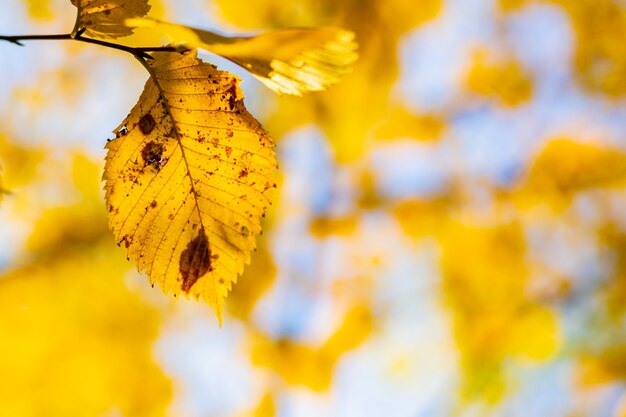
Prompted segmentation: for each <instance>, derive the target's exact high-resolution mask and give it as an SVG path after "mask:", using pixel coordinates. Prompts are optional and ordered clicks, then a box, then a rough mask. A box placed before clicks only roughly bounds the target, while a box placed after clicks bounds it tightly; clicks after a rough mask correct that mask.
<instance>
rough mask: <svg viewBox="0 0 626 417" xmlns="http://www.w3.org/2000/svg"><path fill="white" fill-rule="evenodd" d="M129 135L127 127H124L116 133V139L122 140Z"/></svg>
mask: <svg viewBox="0 0 626 417" xmlns="http://www.w3.org/2000/svg"><path fill="white" fill-rule="evenodd" d="M127 134H128V129H126V126H122V127H121V128H120V130H118V131H117V132H116V133H115V139H119V138H121V137H124V136H126V135H127Z"/></svg>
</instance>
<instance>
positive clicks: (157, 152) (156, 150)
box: [141, 142, 164, 170]
mask: <svg viewBox="0 0 626 417" xmlns="http://www.w3.org/2000/svg"><path fill="white" fill-rule="evenodd" d="M163 150H164V149H163V145H161V144H160V143H155V142H148V143H147V144H146V146H144V147H143V149H142V151H141V157H142V158H143V160H144V162H145V164H146V165H150V166H152V167H153V168H154V169H156V170H159V169H160V168H161V162H162V161H163Z"/></svg>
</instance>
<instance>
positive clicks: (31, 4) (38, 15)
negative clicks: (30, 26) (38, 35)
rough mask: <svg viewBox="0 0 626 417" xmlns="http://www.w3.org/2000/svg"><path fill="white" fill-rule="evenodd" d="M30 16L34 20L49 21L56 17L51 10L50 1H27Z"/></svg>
mask: <svg viewBox="0 0 626 417" xmlns="http://www.w3.org/2000/svg"><path fill="white" fill-rule="evenodd" d="M26 4H27V6H28V15H29V16H30V17H32V18H33V19H41V20H49V19H51V18H52V17H53V16H54V15H53V14H52V10H51V9H50V0H26Z"/></svg>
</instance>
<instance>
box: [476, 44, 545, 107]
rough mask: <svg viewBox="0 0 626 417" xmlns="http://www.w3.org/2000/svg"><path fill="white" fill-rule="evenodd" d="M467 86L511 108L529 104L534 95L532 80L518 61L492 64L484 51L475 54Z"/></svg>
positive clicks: (511, 60) (510, 60)
mask: <svg viewBox="0 0 626 417" xmlns="http://www.w3.org/2000/svg"><path fill="white" fill-rule="evenodd" d="M466 84H467V86H468V88H469V89H470V90H471V91H473V92H475V93H477V94H480V95H482V96H486V97H493V98H495V99H497V100H499V101H500V102H501V103H502V104H504V105H505V106H510V107H514V106H519V105H520V104H523V103H525V102H527V101H528V100H529V99H530V98H531V96H532V93H533V84H532V79H531V78H530V76H529V74H528V73H526V71H525V70H524V69H523V68H522V67H521V65H520V63H519V62H518V61H516V60H513V59H509V60H505V61H497V62H490V61H489V60H488V56H487V52H486V51H484V50H478V51H476V52H475V53H474V61H473V65H472V68H471V69H470V71H469V74H468V75H467V79H466Z"/></svg>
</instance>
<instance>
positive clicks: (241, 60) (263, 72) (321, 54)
mask: <svg viewBox="0 0 626 417" xmlns="http://www.w3.org/2000/svg"><path fill="white" fill-rule="evenodd" d="M127 24H128V25H129V26H131V27H134V26H136V27H151V28H156V29H159V30H162V31H164V32H166V33H167V34H168V35H169V36H170V37H171V38H172V41H173V42H174V44H179V45H184V46H185V47H187V48H201V49H205V50H207V51H209V52H212V53H214V54H217V55H220V56H222V57H224V58H227V59H229V60H231V61H232V62H234V63H236V64H237V65H240V66H241V67H243V68H245V69H246V70H247V71H250V73H252V75H254V76H255V77H256V78H257V79H259V81H261V82H262V83H263V84H265V85H266V86H267V87H269V88H270V89H272V90H274V91H275V92H277V93H279V94H292V95H297V96H299V95H302V93H306V92H309V91H323V90H325V89H326V88H328V87H329V86H331V85H333V84H336V83H337V82H339V80H340V79H341V77H342V76H344V75H345V74H347V73H349V72H350V71H351V66H352V64H354V62H355V61H356V60H357V58H358V54H357V53H356V49H357V43H356V42H355V41H354V33H352V32H350V31H348V30H343V29H337V28H286V29H278V30H272V31H268V32H264V33H262V34H260V35H257V36H235V37H227V36H222V35H218V34H217V33H213V32H210V31H207V30H202V29H198V28H193V27H190V26H184V25H177V24H173V23H167V22H162V21H158V20H154V19H141V18H136V19H129V20H127Z"/></svg>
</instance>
